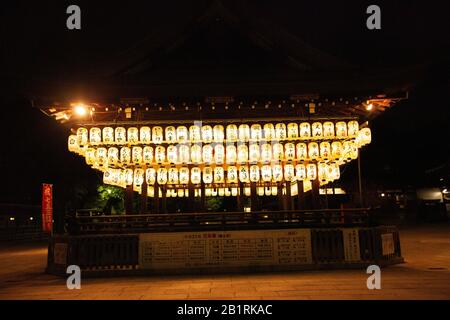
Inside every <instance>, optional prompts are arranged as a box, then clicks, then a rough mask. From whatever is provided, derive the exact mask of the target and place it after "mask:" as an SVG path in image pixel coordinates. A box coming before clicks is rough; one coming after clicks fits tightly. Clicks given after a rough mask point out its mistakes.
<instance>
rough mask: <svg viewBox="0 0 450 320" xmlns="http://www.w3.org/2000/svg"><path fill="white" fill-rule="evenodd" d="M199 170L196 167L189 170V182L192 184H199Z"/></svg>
mask: <svg viewBox="0 0 450 320" xmlns="http://www.w3.org/2000/svg"><path fill="white" fill-rule="evenodd" d="M201 176H202V175H201V170H200V168H198V167H193V168H192V169H191V182H192V183H193V184H199V183H200V182H201Z"/></svg>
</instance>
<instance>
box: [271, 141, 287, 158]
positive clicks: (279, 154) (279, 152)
mask: <svg viewBox="0 0 450 320" xmlns="http://www.w3.org/2000/svg"><path fill="white" fill-rule="evenodd" d="M272 149H273V151H272V157H273V159H274V160H282V159H283V158H284V151H283V145H282V144H281V143H275V144H274V145H273V147H272Z"/></svg>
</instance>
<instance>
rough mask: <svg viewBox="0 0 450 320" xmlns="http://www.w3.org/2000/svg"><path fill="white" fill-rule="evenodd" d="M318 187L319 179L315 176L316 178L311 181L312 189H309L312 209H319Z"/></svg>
mask: <svg viewBox="0 0 450 320" xmlns="http://www.w3.org/2000/svg"><path fill="white" fill-rule="evenodd" d="M319 188H320V182H319V179H318V178H316V180H314V181H312V189H311V196H312V207H313V209H320V203H319Z"/></svg>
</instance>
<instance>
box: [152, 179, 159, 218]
mask: <svg viewBox="0 0 450 320" xmlns="http://www.w3.org/2000/svg"><path fill="white" fill-rule="evenodd" d="M153 204H154V206H155V213H159V183H158V181H156V182H155V192H154V195H153Z"/></svg>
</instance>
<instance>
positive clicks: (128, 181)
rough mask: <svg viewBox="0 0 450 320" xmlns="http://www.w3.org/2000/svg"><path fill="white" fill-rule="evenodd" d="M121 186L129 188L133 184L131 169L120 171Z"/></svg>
mask: <svg viewBox="0 0 450 320" xmlns="http://www.w3.org/2000/svg"><path fill="white" fill-rule="evenodd" d="M122 177H123V184H124V185H125V186H131V185H132V184H133V169H125V170H123V171H122Z"/></svg>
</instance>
